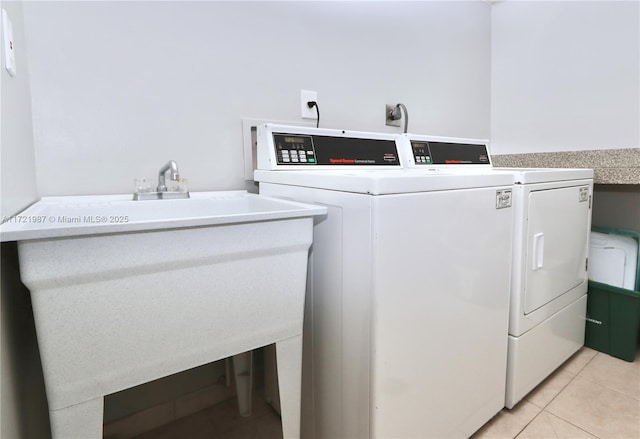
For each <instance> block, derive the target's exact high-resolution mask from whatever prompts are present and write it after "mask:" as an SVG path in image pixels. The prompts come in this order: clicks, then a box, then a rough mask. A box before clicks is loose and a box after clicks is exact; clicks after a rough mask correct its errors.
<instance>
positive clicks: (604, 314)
mask: <svg viewBox="0 0 640 439" xmlns="http://www.w3.org/2000/svg"><path fill="white" fill-rule="evenodd" d="M638 331H640V292H638V291H631V290H627V289H624V288H618V287H613V286H611V285H607V284H603V283H600V282H594V281H589V289H588V291H587V323H586V328H585V340H584V344H585V346H588V347H590V348H592V349H595V350H596V351H600V352H604V353H606V354H609V355H611V356H614V357H618V358H621V359H623V360H625V361H633V360H634V359H635V356H636V348H637V346H638Z"/></svg>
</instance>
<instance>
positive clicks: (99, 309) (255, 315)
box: [0, 191, 326, 439]
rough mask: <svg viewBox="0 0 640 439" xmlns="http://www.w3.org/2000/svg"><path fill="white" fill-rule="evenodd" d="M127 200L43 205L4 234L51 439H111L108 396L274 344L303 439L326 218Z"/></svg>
mask: <svg viewBox="0 0 640 439" xmlns="http://www.w3.org/2000/svg"><path fill="white" fill-rule="evenodd" d="M129 197H130V196H125V195H123V196H119V195H116V196H95V197H52V198H43V199H42V200H41V201H39V202H37V203H35V204H34V205H33V206H31V207H30V208H28V209H26V210H25V211H24V212H22V213H20V214H19V215H16V217H15V219H13V220H11V221H9V222H6V223H5V224H3V225H2V226H0V231H1V233H2V240H3V241H8V240H16V241H18V257H19V261H20V276H21V278H22V281H23V283H24V284H25V285H26V286H27V287H28V288H29V290H30V292H31V301H32V304H33V314H34V320H35V325H36V332H37V338H38V345H39V348H40V356H41V359H42V369H43V373H44V378H45V387H46V392H47V400H48V403H49V419H50V421H51V429H52V436H53V438H54V439H58V438H69V437H82V438H86V439H91V438H96V439H98V438H101V437H102V423H103V420H102V414H103V404H104V402H103V401H104V396H105V395H108V394H111V393H114V392H117V391H120V390H123V389H126V388H130V387H133V386H136V385H139V384H142V383H146V382H148V381H151V380H155V379H158V378H161V377H164V376H167V375H171V374H174V373H177V372H181V371H184V370H187V369H191V368H193V367H197V366H200V365H203V364H206V363H210V362H213V361H217V360H220V359H222V358H227V357H230V356H233V355H237V354H240V353H243V352H247V351H250V350H253V349H256V348H259V347H261V346H266V345H270V344H275V346H276V353H277V361H278V381H279V386H280V398H281V407H282V423H283V432H284V436H285V437H299V430H300V392H301V387H300V386H301V374H302V322H303V308H304V297H305V286H306V270H307V260H308V257H309V247H310V245H311V241H312V236H313V223H314V216H317V215H322V214H324V213H326V208H324V207H320V206H311V205H305V204H301V203H294V202H289V201H286V200H281V199H276V198H269V197H265V196H262V195H254V194H248V193H246V192H244V191H231V192H202V193H194V194H192V198H190V199H184V200H154V201H132V200H129V199H128V198H129ZM96 218H100V220H99V221H100V222H96V221H95V219H96ZM103 218H106V219H104V220H103ZM67 219H74V220H75V221H67Z"/></svg>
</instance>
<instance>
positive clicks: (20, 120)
mask: <svg viewBox="0 0 640 439" xmlns="http://www.w3.org/2000/svg"><path fill="white" fill-rule="evenodd" d="M2 9H5V10H6V11H7V14H8V16H9V18H10V20H11V22H12V25H13V39H14V47H15V59H16V76H14V77H12V76H10V75H9V73H8V72H7V70H6V69H5V68H4V65H5V64H4V44H2V60H3V61H2V63H1V64H2V67H1V69H0V70H1V73H0V82H1V88H2V99H1V102H2V107H1V108H2V113H1V120H2V123H1V128H0V132H1V134H0V138H1V141H2V149H0V162H1V164H0V175H1V178H0V192H1V197H0V215H1V216H2V217H5V216H8V215H12V214H14V213H16V212H18V211H20V210H22V209H24V208H25V207H27V206H28V205H30V204H31V203H33V202H34V201H36V199H37V195H36V170H35V159H34V149H33V125H32V124H31V93H30V87H29V66H28V65H27V44H26V39H25V31H24V25H23V17H22V14H23V11H22V4H21V3H20V2H7V1H3V2H2Z"/></svg>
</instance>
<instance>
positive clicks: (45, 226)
mask: <svg viewBox="0 0 640 439" xmlns="http://www.w3.org/2000/svg"><path fill="white" fill-rule="evenodd" d="M310 207H311V206H309V205H304V204H299V203H295V202H283V201H282V200H279V199H274V198H270V197H265V196H259V195H255V194H249V193H247V192H246V191H223V192H192V193H191V198H187V199H177V200H151V201H133V200H132V197H131V195H98V196H76V197H44V198H42V199H41V200H40V201H38V202H37V203H35V204H33V205H32V206H31V207H29V208H27V209H26V210H24V211H23V212H20V213H19V214H18V215H15V216H13V217H10V218H5V219H4V220H5V222H4V224H2V226H0V239H1V240H2V242H5V241H21V240H26V239H38V238H57V237H64V236H79V235H89V234H104V233H118V232H133V231H144V230H159V229H168V228H180V227H196V226H209V225H215V224H231V223H240V222H247V221H264V220H269V219H278V218H284V217H292V216H308V215H309V214H311V215H314V214H317V213H314V212H321V211H323V209H322V208H319V207H317V206H313V209H314V210H313V211H311V212H310V211H309V208H310Z"/></svg>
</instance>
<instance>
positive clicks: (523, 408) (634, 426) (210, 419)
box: [137, 348, 640, 439]
mask: <svg viewBox="0 0 640 439" xmlns="http://www.w3.org/2000/svg"><path fill="white" fill-rule="evenodd" d="M253 407H254V413H253V415H252V416H251V417H250V418H241V417H240V416H239V415H238V414H237V408H236V403H235V400H229V401H226V402H224V403H221V404H218V405H216V406H214V407H211V408H209V409H206V410H203V411H201V412H198V413H196V414H194V415H191V416H188V417H185V418H182V419H179V420H177V421H175V422H173V423H171V424H168V425H165V426H163V427H161V428H158V429H156V430H153V431H150V432H147V433H145V434H143V435H141V436H138V438H137V439H178V438H180V439H182V438H189V439H200V438H203V439H204V438H207V439H222V438H225V439H241V438H247V439H248V438H265V439H272V438H281V437H282V429H281V427H280V419H279V417H278V416H277V414H276V413H275V412H274V411H273V410H272V409H271V407H270V406H269V405H267V404H266V403H265V402H264V401H263V399H262V398H261V397H260V394H259V393H258V394H257V395H256V397H255V398H254V406H253ZM472 438H473V439H479V438H500V439H513V438H518V439H561V438H562V439H564V438H602V439H604V438H620V439H639V438H640V350H639V351H638V354H637V355H636V361H635V362H634V363H629V362H626V361H623V360H619V359H617V358H614V357H611V356H609V355H607V354H603V353H601V352H596V351H594V350H592V349H589V348H582V349H581V350H580V351H578V352H577V353H576V354H575V355H574V356H573V357H571V358H570V359H569V360H567V362H566V363H565V364H563V365H562V366H561V367H560V368H559V369H558V370H556V371H555V372H554V373H553V374H552V375H551V376H550V377H549V378H547V379H546V380H545V381H544V382H543V383H541V384H540V385H539V386H538V387H537V388H536V389H534V390H533V391H532V392H531V393H529V395H527V396H526V397H525V398H524V399H523V400H522V401H521V402H520V403H519V404H518V405H516V406H515V407H514V408H513V409H512V410H507V409H504V410H502V411H501V412H500V413H498V414H497V415H496V416H495V417H494V418H493V419H492V420H490V421H489V422H488V423H487V424H486V425H485V426H483V427H482V428H481V429H480V430H479V431H477V432H476V433H475V434H474V435H473V436H472ZM336 439H337V438H336ZM425 439H426V438H425Z"/></svg>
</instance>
